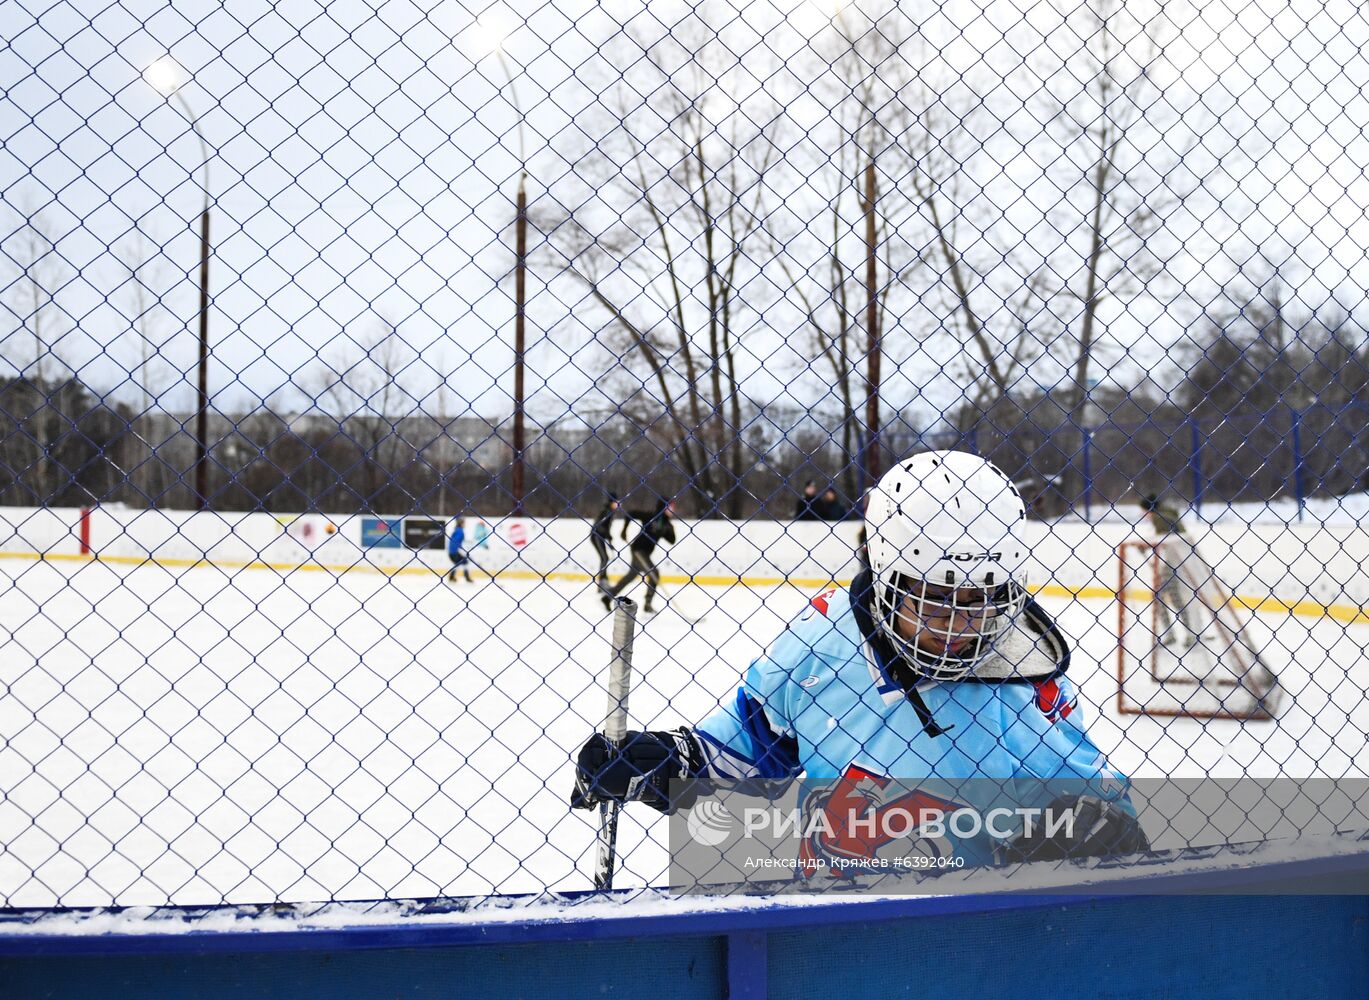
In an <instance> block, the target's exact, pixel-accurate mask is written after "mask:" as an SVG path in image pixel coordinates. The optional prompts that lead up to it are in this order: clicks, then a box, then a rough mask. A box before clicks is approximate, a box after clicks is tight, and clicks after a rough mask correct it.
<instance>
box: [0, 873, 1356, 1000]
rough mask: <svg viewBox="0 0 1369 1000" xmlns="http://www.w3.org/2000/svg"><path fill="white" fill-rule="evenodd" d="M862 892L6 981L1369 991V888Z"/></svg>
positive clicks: (503, 992) (123, 958) (35, 969)
mask: <svg viewBox="0 0 1369 1000" xmlns="http://www.w3.org/2000/svg"><path fill="white" fill-rule="evenodd" d="M921 902H922V903H924V904H925V903H927V902H928V901H926V900H923V901H921ZM963 902H964V901H962V904H963ZM843 909H845V910H846V911H847V912H846V914H845V916H846V919H842V920H835V921H832V922H829V923H822V922H819V923H816V924H810V925H807V926H796V927H788V928H786V927H784V926H777V921H776V920H774V919H773V915H771V916H769V917H767V915H765V914H752V915H750V919H751V922H752V923H753V924H754V926H752V927H750V928H748V927H747V926H746V925H747V922H748V921H747V919H737V918H734V919H733V920H731V921H729V922H728V925H727V927H726V929H725V930H723V929H721V928H720V932H719V933H715V934H707V933H705V934H697V933H671V932H670V931H669V929H668V928H667V929H666V930H665V932H664V933H660V932H661V931H662V925H661V924H659V922H655V921H645V922H644V923H643V929H644V930H647V929H650V931H651V932H652V934H653V936H651V937H633V936H631V930H630V928H631V924H632V921H631V920H627V921H624V922H623V923H622V924H620V925H618V927H617V929H616V930H615V931H614V932H613V934H612V935H609V936H606V937H597V936H596V933H595V932H594V931H588V932H587V931H586V929H585V927H584V926H583V925H581V926H580V927H579V928H573V927H571V926H569V925H568V926H567V928H566V930H565V932H564V935H563V936H566V937H577V938H580V939H579V940H546V938H548V937H555V936H556V932H555V930H554V929H552V930H548V928H547V925H542V928H541V931H540V932H539V934H538V935H537V936H540V937H542V938H543V939H544V940H542V941H541V942H539V943H533V944H508V943H501V944H485V945H481V944H475V943H461V944H453V943H441V941H440V938H434V939H433V941H434V943H433V945H432V946H431V947H385V946H384V945H383V941H384V939H383V938H370V939H366V940H365V942H361V943H358V944H357V946H354V947H348V946H346V945H340V944H339V940H340V939H338V938H337V937H336V936H329V935H327V934H324V935H320V936H319V937H318V938H317V939H316V940H317V942H318V944H319V945H320V947H318V948H317V949H314V950H310V948H309V944H310V935H309V934H308V933H307V932H305V933H296V934H293V935H290V936H289V942H288V945H282V944H280V943H279V942H277V943H276V944H275V945H271V946H268V947H267V948H265V949H263V948H254V947H252V946H251V945H246V946H241V945H240V946H239V947H241V948H242V949H243V950H239V951H234V950H225V946H224V942H223V940H222V939H216V938H215V937H214V936H212V935H206V936H204V937H203V938H200V939H199V940H198V946H196V944H195V943H194V942H191V941H188V940H187V939H186V938H184V937H182V938H180V939H179V942H178V945H177V947H179V948H181V949H184V950H182V951H175V952H168V951H166V950H165V949H163V950H162V951H161V952H160V953H153V952H148V951H140V950H138V949H136V948H134V949H129V948H123V949H117V950H114V951H113V952H112V953H109V954H87V953H74V954H73V953H67V954H63V953H53V954H28V955H25V954H22V953H19V951H18V950H17V949H11V950H10V951H9V953H8V954H6V955H3V956H0V1000H42V998H54V1000H57V998H61V1000H66V998H77V997H79V998H82V1000H90V998H96V997H98V998H117V1000H142V998H147V1000H154V998H155V1000H175V998H182V997H184V998H192V997H193V998H200V1000H230V998H231V1000H255V998H281V1000H287V998H288V1000H302V998H310V997H329V998H336V1000H347V998H367V1000H376V998H413V997H423V998H429V997H432V998H437V997H441V998H487V997H519V998H521V997H527V998H533V997H554V998H558V1000H572V998H578V997H586V998H590V997H593V998H614V997H622V998H632V1000H677V998H679V1000H685V998H694V997H701V998H702V997H709V998H722V997H727V996H729V993H728V990H729V981H728V980H729V961H728V959H729V952H730V953H731V957H732V962H731V987H730V988H731V994H730V995H731V997H732V998H733V1000H743V998H746V1000H759V998H761V997H766V996H769V997H775V998H784V1000H810V998H811V1000H845V998H859V1000H881V998H885V997H935V998H937V1000H960V998H965V1000H994V998H999V997H1004V998H1006V997H1009V996H1030V997H1032V998H1033V1000H1051V998H1062V1000H1092V998H1099V997H1107V998H1113V1000H1124V998H1133V997H1134V998H1138V1000H1140V998H1145V1000H1152V998H1156V997H1185V996H1195V997H1205V998H1211V1000H1222V998H1227V997H1230V998H1233V1000H1235V998H1239V1000H1252V998H1259V997H1280V998H1283V997H1289V996H1298V997H1366V996H1369V897H1365V896H1277V897H1274V896H1188V897H1153V898H1145V897H1141V898H1137V897H1128V898H1117V899H1100V898H1096V897H1095V898H1081V899H1078V900H1073V901H1052V902H1039V901H1038V902H1028V901H1026V900H1022V901H1020V902H1019V903H1017V904H1005V903H1004V902H1003V901H999V902H998V903H996V904H994V905H993V906H991V907H973V906H965V905H961V906H960V907H959V908H958V909H956V908H951V909H940V910H939V909H937V908H936V907H928V906H922V907H920V909H919V910H910V909H909V910H905V912H904V913H903V914H902V915H899V912H898V910H896V909H885V910H880V909H879V908H878V907H877V906H876V907H872V911H873V912H877V913H879V918H878V919H873V920H868V921H859V920H852V919H850V915H851V908H850V907H845V908H843ZM910 913H912V914H915V915H909V914H910ZM779 923H780V924H782V923H783V921H780V922H779ZM679 926H680V927H681V928H682V929H684V930H686V931H694V930H697V929H698V928H699V927H700V926H701V925H700V923H699V922H698V921H688V922H684V923H681V924H680V925H679ZM553 927H554V925H553ZM415 933H416V934H417V935H418V936H419V939H421V935H422V932H421V931H416V932H415ZM471 940H473V939H471ZM88 943H89V942H87V944H88ZM196 947H198V950H195V949H196ZM77 950H78V951H86V950H88V949H86V948H84V947H83V948H80V949H77Z"/></svg>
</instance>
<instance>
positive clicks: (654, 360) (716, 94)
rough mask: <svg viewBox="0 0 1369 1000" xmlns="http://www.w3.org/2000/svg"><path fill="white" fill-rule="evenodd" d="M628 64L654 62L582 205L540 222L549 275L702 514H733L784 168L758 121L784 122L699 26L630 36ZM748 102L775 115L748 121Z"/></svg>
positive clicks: (636, 86)
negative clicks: (776, 194)
mask: <svg viewBox="0 0 1369 1000" xmlns="http://www.w3.org/2000/svg"><path fill="white" fill-rule="evenodd" d="M618 50H620V51H627V52H631V53H634V54H635V53H638V52H640V53H643V56H642V57H639V58H638V59H636V60H635V61H634V62H633V63H632V64H631V65H630V66H629V67H627V68H626V70H625V72H624V75H623V77H622V80H621V81H620V82H619V83H618V84H616V85H615V86H613V87H612V88H610V89H611V94H610V95H609V96H608V97H606V98H605V102H606V103H605V106H606V107H612V110H611V111H609V112H608V113H607V114H606V115H605V121H604V124H603V134H602V136H599V137H596V141H595V142H594V143H593V146H592V149H591V150H590V151H589V152H588V153H587V155H585V156H584V157H583V158H582V159H581V160H580V162H578V163H577V173H578V175H579V176H580V177H581V178H584V179H585V181H586V188H587V194H586V197H585V198H584V199H583V201H582V202H581V203H580V204H578V205H576V206H574V207H573V208H572V209H571V210H570V211H569V212H563V211H560V210H553V211H544V212H542V213H540V214H539V225H540V228H541V229H542V231H543V232H544V233H546V234H547V237H548V241H547V244H546V246H545V249H544V252H543V253H542V254H541V255H540V262H541V263H542V265H543V266H544V267H546V268H548V269H549V271H550V272H551V273H553V274H554V275H560V276H562V277H564V278H566V279H568V280H569V281H570V282H571V283H572V284H573V285H578V286H579V287H580V288H581V289H582V290H583V293H584V294H586V295H587V297H588V299H589V301H590V302H591V303H592V304H593V305H594V306H595V307H596V308H597V309H598V310H600V311H601V313H602V314H603V315H604V316H605V317H606V318H607V321H608V322H607V325H606V327H605V329H604V331H602V334H601V341H602V342H603V344H604V346H605V347H606V348H607V349H608V350H609V351H610V352H611V353H613V354H616V355H617V356H618V357H620V358H621V359H622V363H623V372H622V374H621V376H620V378H621V380H622V382H623V383H624V389H623V392H622V396H623V398H626V399H629V400H631V401H633V402H634V403H635V404H636V405H638V406H640V407H642V408H643V411H642V412H641V413H640V414H639V420H640V421H641V422H642V423H643V425H644V426H647V427H650V428H652V429H653V430H654V431H655V432H659V433H661V434H662V435H663V436H664V438H665V440H666V449H667V451H668V453H669V454H670V455H671V456H674V457H675V458H676V459H677V460H678V461H679V463H680V465H681V466H682V471H683V472H684V474H685V476H686V478H687V479H688V481H689V485H690V487H691V489H692V491H693V493H694V496H695V499H696V504H697V507H698V508H699V510H700V511H701V512H704V511H708V510H711V509H713V508H714V507H715V506H717V505H722V506H723V508H724V509H725V510H727V511H729V512H732V513H734V514H735V512H737V511H739V510H740V509H741V502H742V496H741V493H740V489H739V486H740V483H741V481H742V477H743V473H744V464H745V458H744V447H745V446H744V439H743V434H742V430H743V410H744V406H745V402H744V393H743V391H742V381H743V379H744V377H745V372H744V371H743V369H742V366H741V362H743V361H744V360H745V355H746V344H745V340H746V339H747V338H748V337H749V336H750V335H751V331H752V329H753V328H754V324H755V322H756V320H755V317H756V316H757V315H758V311H759V308H760V306H761V305H762V303H761V302H759V301H757V297H758V295H759V294H760V289H759V288H758V286H756V285H749V286H748V282H750V281H751V279H752V278H753V277H754V276H755V275H756V274H757V272H758V270H759V269H758V266H757V264H756V263H755V260H754V259H753V258H754V256H755V255H756V254H757V248H759V247H761V246H762V245H763V242H762V237H763V235H764V234H763V230H762V223H763V218H764V215H765V212H766V210H767V203H766V196H767V189H766V186H765V184H764V180H763V179H764V178H765V176H766V173H767V171H768V170H770V169H771V167H772V166H773V165H774V163H775V161H776V160H777V159H778V157H779V150H778V146H777V144H776V142H775V135H774V133H775V131H776V129H777V128H778V126H777V125H775V124H768V125H757V124H755V120H756V119H760V120H763V121H769V122H774V121H775V119H776V115H775V113H774V108H775V104H774V101H773V99H772V98H769V97H755V98H751V97H747V96H745V95H743V96H742V97H741V98H738V97H737V96H736V95H734V94H732V93H730V92H729V89H728V86H727V74H728V72H729V70H730V69H731V68H732V66H733V64H734V63H735V61H736V60H735V57H734V56H733V57H731V58H730V59H729V53H728V52H727V50H726V48H725V46H723V45H722V43H721V42H720V41H719V39H718V36H717V34H716V32H713V31H711V30H710V29H709V28H708V26H707V24H706V23H705V21H704V20H703V19H702V14H700V13H696V14H695V15H693V16H691V17H690V18H688V19H687V20H686V22H685V23H684V24H681V25H676V26H675V27H674V29H673V30H672V32H671V33H670V34H669V35H666V36H663V37H661V38H658V39H643V38H640V37H637V36H636V35H634V34H633V33H632V32H631V31H630V30H628V31H624V32H623V34H622V36H621V37H620V38H618V39H616V41H615V44H610V45H606V46H604V51H606V52H612V51H618ZM752 100H754V101H756V102H759V104H761V105H764V106H765V107H763V108H757V107H748V108H745V109H744V108H743V106H742V105H743V103H744V102H746V101H752ZM610 331H612V332H613V333H612V335H610ZM648 386H650V387H651V388H650V389H648V388H647V387H648ZM653 409H654V410H655V411H656V413H655V414H653V413H651V412H650V411H651V410H653ZM658 416H659V419H658Z"/></svg>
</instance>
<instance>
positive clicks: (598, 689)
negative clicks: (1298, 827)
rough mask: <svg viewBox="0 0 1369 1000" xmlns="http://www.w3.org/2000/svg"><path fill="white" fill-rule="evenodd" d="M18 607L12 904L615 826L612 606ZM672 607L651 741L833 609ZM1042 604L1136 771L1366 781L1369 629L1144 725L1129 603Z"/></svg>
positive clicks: (4, 579)
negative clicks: (1214, 711)
mask: <svg viewBox="0 0 1369 1000" xmlns="http://www.w3.org/2000/svg"><path fill="white" fill-rule="evenodd" d="M0 588H3V596H2V597H0V679H3V686H0V732H2V733H4V734H5V735H6V736H7V737H8V741H7V742H5V743H3V744H0V830H5V831H7V835H6V840H7V843H6V850H5V851H4V852H3V853H0V905H3V906H48V905H54V904H57V903H59V902H60V904H61V905H68V906H74V905H107V904H110V903H117V904H121V905H138V904H158V903H166V902H173V903H184V904H203V903H214V902H222V901H227V902H259V901H262V900H270V899H283V900H318V899H367V898H376V897H382V896H388V897H414V896H429V895H435V894H456V895H466V894H485V893H491V892H499V893H515V892H535V891H538V890H540V889H542V888H543V887H550V888H552V889H561V890H570V889H583V888H586V887H587V886H588V885H589V878H590V875H589V873H590V872H591V870H592V860H591V859H592V856H593V841H594V832H595V828H594V824H595V822H596V820H595V816H596V815H597V814H594V813H572V812H571V811H570V810H569V809H568V808H567V805H566V798H567V794H568V791H569V788H570V784H571V773H572V772H571V754H572V753H573V751H574V749H575V748H577V747H578V746H579V745H580V743H581V742H583V740H584V739H585V738H586V737H587V735H588V734H589V733H590V732H591V731H592V730H593V729H594V728H595V727H597V726H598V724H599V723H600V721H601V720H602V717H603V714H604V710H605V704H606V696H605V692H604V689H603V686H602V685H603V675H604V666H605V664H606V662H607V659H608V635H609V619H608V616H607V615H606V614H605V612H604V611H603V609H602V606H601V605H600V603H599V601H598V599H597V598H596V597H595V596H594V595H593V594H592V593H591V592H590V590H589V589H588V586H587V585H586V584H581V583H576V582H566V581H556V582H549V583H548V582H532V581H521V580H517V581H503V580H501V581H498V582H489V581H485V582H477V583H475V584H473V585H467V584H464V583H463V584H460V585H459V586H457V587H455V588H453V587H450V586H448V585H446V584H444V583H442V581H441V580H440V579H439V578H438V577H437V576H436V575H434V576H431V577H428V576H421V575H403V576H394V577H386V576H382V575H378V574H365V573H348V574H343V575H340V576H334V575H332V574H328V573H323V572H317V571H315V572H295V573H290V574H282V573H279V572H277V571H274V570H270V569H240V570H224V569H222V568H218V567H212V566H201V567H197V568H193V569H169V568H166V567H162V566H158V565H153V564H146V565H143V566H140V567H130V566H120V565H107V564H101V563H82V562H74V561H69V562H50V563H38V562H32V561H28V560H0ZM666 593H667V595H668V604H667V610H665V611H664V612H662V613H659V614H657V615H656V616H654V617H652V618H649V619H647V620H646V623H645V625H644V627H643V628H642V630H641V631H640V633H639V635H638V638H637V641H636V651H635V653H636V655H635V665H636V683H635V685H634V689H633V693H632V701H631V718H632V724H633V726H634V727H636V728H652V727H668V726H676V725H679V724H682V723H690V722H694V721H697V720H699V719H701V718H702V717H704V716H705V715H707V714H708V713H709V712H711V711H712V710H713V709H714V708H715V707H716V706H717V705H718V704H719V702H720V701H721V700H726V699H729V698H730V697H731V696H732V694H733V692H734V690H735V687H736V684H737V682H738V679H739V676H740V673H741V671H742V670H743V669H744V667H745V666H746V664H747V663H748V662H749V661H750V659H751V658H752V657H753V656H754V655H755V654H756V653H758V652H759V651H760V649H761V647H762V644H763V643H764V642H766V641H768V639H769V638H771V637H772V636H773V634H774V633H775V632H776V631H777V630H778V629H779V628H780V627H781V626H782V625H783V624H784V622H785V621H787V620H788V619H789V618H790V617H792V616H793V615H795V614H797V613H798V612H799V611H800V610H801V609H802V607H803V605H804V603H805V601H806V600H807V599H808V596H810V595H809V594H808V593H806V592H803V591H800V590H797V589H795V588H792V587H789V586H775V587H768V588H747V587H742V586H735V587H731V588H704V587H694V586H691V587H686V588H683V589H680V588H671V587H667V588H666ZM1043 603H1044V604H1045V605H1046V607H1047V608H1048V609H1049V610H1051V611H1052V612H1053V613H1055V614H1056V615H1058V616H1059V619H1060V623H1061V626H1062V628H1063V629H1064V631H1065V632H1066V634H1067V635H1069V636H1070V637H1071V638H1072V639H1073V640H1074V641H1075V655H1074V661H1073V666H1072V669H1071V671H1070V673H1071V676H1072V677H1074V678H1075V679H1076V680H1077V681H1078V682H1080V683H1081V685H1082V687H1083V691H1084V700H1085V704H1084V705H1083V706H1081V707H1082V710H1084V711H1086V712H1087V713H1088V717H1089V718H1090V719H1091V720H1093V721H1092V724H1091V725H1090V731H1091V732H1092V733H1093V735H1094V737H1095V739H1096V740H1097V741H1098V743H1099V744H1100V746H1101V747H1102V748H1103V749H1104V751H1105V752H1106V753H1108V754H1109V756H1110V757H1111V758H1112V760H1113V761H1114V762H1115V763H1116V764H1117V765H1118V766H1120V767H1121V768H1122V769H1123V770H1125V771H1127V772H1129V773H1131V774H1132V775H1133V776H1162V775H1171V776H1176V777H1177V776H1191V777H1197V776H1201V775H1204V774H1211V775H1214V776H1229V777H1230V776H1238V775H1249V776H1268V777H1272V776H1275V775H1283V776H1293V777H1312V776H1317V777H1331V778H1342V777H1345V776H1347V775H1348V774H1355V775H1364V774H1366V773H1369V748H1366V746H1365V740H1364V738H1363V735H1362V734H1364V733H1366V732H1369V704H1366V701H1365V699H1364V697H1363V692H1364V691H1365V690H1366V689H1369V661H1366V658H1365V654H1364V649H1365V646H1366V643H1369V626H1363V625H1355V626H1347V625H1344V624H1342V623H1339V622H1337V621H1334V620H1332V619H1330V618H1320V619H1310V618H1298V617H1291V616H1284V615H1277V616H1274V615H1264V616H1260V617H1259V619H1258V621H1257V622H1256V624H1255V625H1254V626H1253V627H1254V628H1255V629H1257V630H1259V632H1260V638H1258V639H1257V640H1256V641H1257V642H1262V643H1263V644H1265V648H1266V649H1267V650H1268V652H1269V655H1270V659H1271V661H1272V662H1271V666H1274V668H1275V669H1276V671H1278V673H1279V674H1280V680H1281V683H1282V684H1283V685H1284V687H1285V689H1286V690H1287V691H1288V692H1289V694H1290V697H1289V698H1288V702H1287V704H1286V705H1285V707H1284V708H1283V709H1282V711H1281V714H1280V718H1279V719H1278V720H1277V721H1276V722H1274V723H1251V724H1246V725H1244V726H1243V725H1241V724H1239V723H1232V722H1212V723H1207V724H1203V723H1200V722H1196V721H1192V720H1172V721H1164V720H1155V719H1145V718H1125V719H1121V718H1118V717H1117V716H1116V715H1115V714H1114V696H1115V690H1116V689H1115V675H1114V674H1113V663H1114V659H1113V658H1114V655H1115V632H1114V629H1115V616H1116V608H1115V605H1114V603H1113V602H1112V601H1110V600H1107V599H1078V598H1045V599H1043ZM705 612H706V613H707V616H706V617H705V618H703V619H702V620H701V621H698V622H692V621H690V620H688V619H692V618H695V617H697V616H698V615H700V614H703V613H705ZM40 663H41V668H39V667H38V664H40ZM1100 716H1101V717H1100ZM1338 733H1339V734H1342V736H1344V735H1345V734H1353V735H1354V739H1353V740H1346V739H1343V738H1342V739H1337V738H1336V737H1335V735H1334V734H1338ZM16 834H17V836H16ZM665 837H666V825H665V822H664V821H663V820H660V819H659V818H657V817H656V814H654V813H652V812H650V811H649V810H647V809H645V808H644V807H640V806H631V807H629V808H628V809H627V810H625V812H624V819H623V822H622V823H621V824H620V832H619V838H620V840H619V844H620V848H619V849H620V857H621V859H622V865H623V869H622V874H621V875H620V878H619V884H621V885H634V884H648V883H652V882H657V883H659V882H660V881H661V879H662V877H663V875H664V872H665V870H666V867H667V861H668V858H667V852H666V847H665ZM1157 846H1161V847H1163V846H1170V845H1167V844H1164V843H1159V844H1157Z"/></svg>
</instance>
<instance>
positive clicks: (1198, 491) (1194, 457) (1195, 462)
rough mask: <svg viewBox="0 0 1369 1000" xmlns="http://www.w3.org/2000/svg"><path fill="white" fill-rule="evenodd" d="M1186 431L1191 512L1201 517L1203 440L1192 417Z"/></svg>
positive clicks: (1195, 420)
mask: <svg viewBox="0 0 1369 1000" xmlns="http://www.w3.org/2000/svg"><path fill="white" fill-rule="evenodd" d="M1188 430H1189V441H1190V442H1191V447H1190V451H1189V456H1188V465H1189V468H1190V469H1192V470H1193V511H1194V513H1195V514H1197V515H1198V516H1199V517H1201V516H1202V513H1203V438H1202V435H1201V434H1199V433H1198V421H1197V419H1195V418H1194V417H1189V418H1188Z"/></svg>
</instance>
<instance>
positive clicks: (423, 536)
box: [404, 517, 447, 549]
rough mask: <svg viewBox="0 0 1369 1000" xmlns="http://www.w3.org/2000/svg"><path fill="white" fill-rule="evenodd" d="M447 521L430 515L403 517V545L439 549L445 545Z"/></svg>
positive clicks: (412, 547)
mask: <svg viewBox="0 0 1369 1000" xmlns="http://www.w3.org/2000/svg"><path fill="white" fill-rule="evenodd" d="M446 540H447V522H446V521H439V520H437V519H435V518H431V517H406V518H405V519H404V547H405V548H409V549H441V548H444V547H445V545H446Z"/></svg>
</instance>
